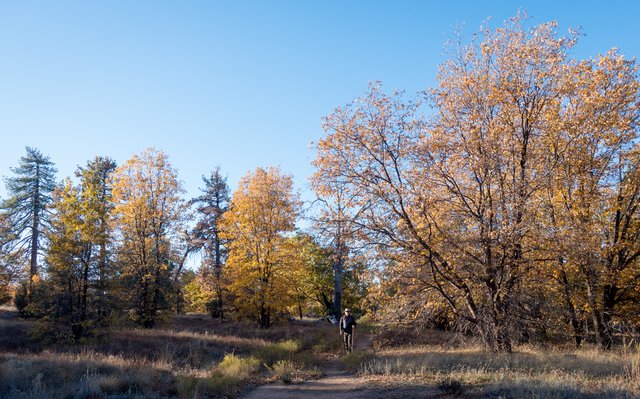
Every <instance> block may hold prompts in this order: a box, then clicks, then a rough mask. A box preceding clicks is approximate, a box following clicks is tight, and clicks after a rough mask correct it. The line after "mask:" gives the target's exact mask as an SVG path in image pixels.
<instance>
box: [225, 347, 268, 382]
mask: <svg viewBox="0 0 640 399" xmlns="http://www.w3.org/2000/svg"><path fill="white" fill-rule="evenodd" d="M259 368H260V360H258V359H256V358H254V357H245V358H241V357H239V356H236V355H234V354H233V353H228V354H226V355H225V356H224V359H222V361H221V362H220V364H219V365H218V371H220V373H222V375H225V376H227V377H234V378H237V379H239V380H245V379H247V378H249V376H250V375H251V374H253V373H255V372H256V371H258V369H259Z"/></svg>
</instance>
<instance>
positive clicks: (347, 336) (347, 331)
mask: <svg viewBox="0 0 640 399" xmlns="http://www.w3.org/2000/svg"><path fill="white" fill-rule="evenodd" d="M355 328H356V319H354V318H353V316H351V310H350V309H349V308H346V309H345V310H344V316H342V317H341V318H340V335H342V343H343V345H344V351H345V352H347V353H349V352H351V351H352V350H353V332H354V331H355Z"/></svg>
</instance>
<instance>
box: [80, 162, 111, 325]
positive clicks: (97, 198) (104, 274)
mask: <svg viewBox="0 0 640 399" xmlns="http://www.w3.org/2000/svg"><path fill="white" fill-rule="evenodd" d="M116 166H117V165H116V162H115V161H114V160H113V159H111V158H109V157H100V156H99V157H95V158H94V159H93V160H91V161H89V162H87V165H86V166H85V167H84V168H82V167H81V168H78V170H77V171H76V176H77V177H78V178H80V193H79V195H80V203H81V207H82V214H83V217H84V223H85V229H84V230H85V238H86V240H88V241H89V242H91V245H92V247H93V248H94V251H93V252H94V254H93V258H92V267H93V269H95V272H96V281H95V288H96V296H97V298H96V300H97V307H98V309H97V311H98V315H99V317H100V318H103V317H104V316H106V312H107V310H108V304H107V302H108V298H107V294H108V292H109V288H110V287H109V283H110V282H111V281H112V279H113V277H114V276H113V267H112V266H113V265H112V264H111V263H112V252H113V249H112V246H113V242H112V241H113V239H112V238H113V234H112V227H111V225H112V224H111V219H112V218H113V208H114V203H113V199H112V184H111V180H110V175H111V173H112V172H113V171H115V170H116Z"/></svg>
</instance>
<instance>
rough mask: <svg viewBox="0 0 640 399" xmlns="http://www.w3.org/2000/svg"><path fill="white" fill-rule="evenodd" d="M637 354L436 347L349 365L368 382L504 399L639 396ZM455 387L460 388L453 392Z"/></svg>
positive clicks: (353, 358) (382, 353)
mask: <svg viewBox="0 0 640 399" xmlns="http://www.w3.org/2000/svg"><path fill="white" fill-rule="evenodd" d="M638 356H640V355H639V354H638V353H637V352H634V353H626V354H625V353H623V352H622V351H612V352H609V353H603V352H601V351H597V350H596V349H593V348H588V349H584V350H579V351H567V350H562V349H549V348H545V349H540V348H535V347H531V346H522V347H518V348H516V351H515V352H514V353H511V354H498V353H491V352H487V351H485V350H483V348H482V347H479V346H466V347H463V348H444V347H438V346H434V345H429V346H418V347H416V346H410V347H397V348H390V349H382V350H379V351H378V352H377V353H375V354H374V353H372V352H361V353H359V354H358V353H354V354H352V355H350V356H347V357H346V358H345V364H346V365H347V366H349V367H351V368H352V369H354V370H356V371H357V372H358V373H359V374H360V375H362V376H365V377H366V378H373V379H374V380H376V379H380V380H381V381H385V380H387V381H388V380H390V379H395V380H396V381H400V380H405V381H413V382H420V383H422V384H428V385H432V386H436V387H440V389H442V390H443V393H451V392H449V391H448V390H452V391H457V390H458V389H459V390H463V391H464V392H466V393H469V394H477V395H482V396H487V397H504V398H557V397H560V398H578V397H584V396H587V395H588V396H590V397H594V398H595V397H599V398H600V397H601V398H632V397H633V398H635V397H639V396H640V386H639V385H638V384H639V380H638V375H637V373H638V369H637V367H638V366H637V364H638V363H637V362H638ZM454 388H455V389H454Z"/></svg>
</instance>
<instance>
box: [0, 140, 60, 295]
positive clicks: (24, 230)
mask: <svg viewBox="0 0 640 399" xmlns="http://www.w3.org/2000/svg"><path fill="white" fill-rule="evenodd" d="M26 150H27V154H26V155H25V156H23V157H22V158H20V164H19V166H18V167H17V168H11V171H12V172H13V173H14V175H15V176H13V177H9V178H7V179H6V188H7V193H8V195H9V198H8V199H7V200H5V201H4V202H3V203H2V211H3V213H4V214H5V215H6V217H7V218H8V220H9V224H10V226H11V228H10V233H11V237H10V239H9V240H8V242H7V243H6V245H5V246H4V248H3V249H4V251H3V252H5V253H11V254H15V255H16V256H14V261H18V259H23V260H27V261H28V264H29V281H28V283H27V300H29V299H30V297H31V293H32V291H33V284H34V278H35V276H37V274H38V255H39V253H40V252H41V249H42V246H43V244H44V243H45V240H46V234H45V233H46V230H47V227H48V226H49V219H50V215H49V213H48V212H47V210H46V208H47V205H49V204H50V203H51V202H52V196H51V193H52V192H53V189H54V188H55V186H56V183H55V174H56V172H57V170H56V169H55V167H54V163H53V162H51V160H50V159H49V157H47V156H44V155H43V154H42V153H41V152H40V151H38V150H37V149H35V148H31V147H26ZM3 241H4V240H3Z"/></svg>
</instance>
